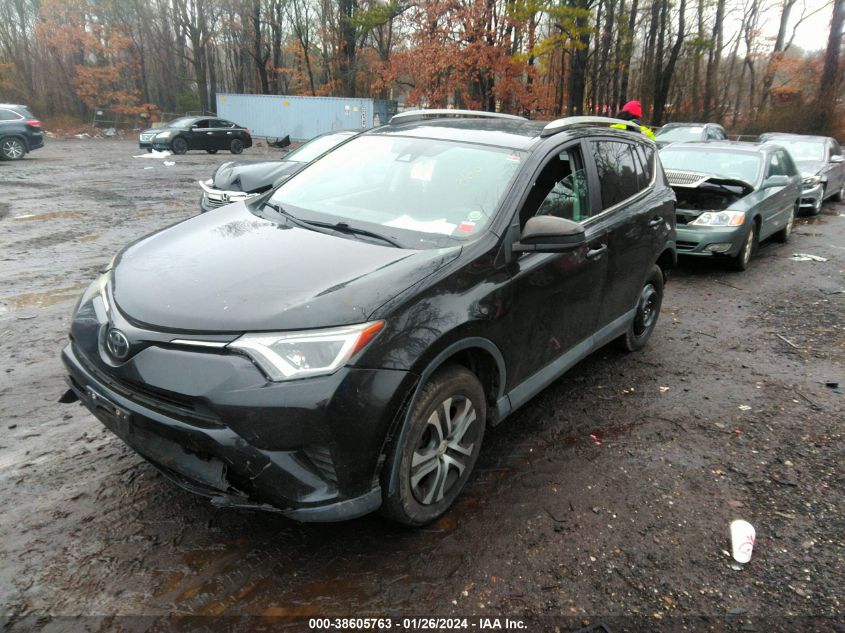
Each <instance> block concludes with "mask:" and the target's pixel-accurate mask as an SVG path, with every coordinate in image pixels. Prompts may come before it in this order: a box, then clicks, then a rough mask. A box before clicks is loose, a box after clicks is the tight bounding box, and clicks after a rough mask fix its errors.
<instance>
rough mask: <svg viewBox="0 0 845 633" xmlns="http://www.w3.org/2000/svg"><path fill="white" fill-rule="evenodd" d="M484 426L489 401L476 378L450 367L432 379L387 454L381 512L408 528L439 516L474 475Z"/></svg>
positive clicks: (459, 367)
mask: <svg viewBox="0 0 845 633" xmlns="http://www.w3.org/2000/svg"><path fill="white" fill-rule="evenodd" d="M486 424H487V402H486V400H485V397H484V389H483V388H482V387H481V383H480V382H479V381H478V378H477V377H476V376H475V374H473V373H472V372H471V371H469V370H468V369H466V368H465V367H461V366H459V365H452V366H450V367H447V368H445V369H442V370H440V371H438V372H437V373H436V374H435V375H434V376H432V377H431V378H430V379H429V381H428V382H427V383H426V384H425V386H424V387H423V388H422V391H421V392H420V394H419V397H418V398H417V400H416V403H415V404H414V407H413V409H412V410H411V413H410V415H409V416H408V418H407V419H406V421H405V426H404V427H403V428H402V430H401V432H400V433H399V435H398V436H397V437H396V439H395V441H394V444H393V446H391V448H390V450H389V452H388V457H387V462H386V463H385V465H384V469H383V471H382V482H381V485H382V495H383V504H382V507H381V512H382V514H384V515H386V516H387V517H389V518H390V519H393V520H394V521H396V522H398V523H401V524H403V525H407V526H411V527H419V526H423V525H426V524H428V523H431V522H432V521H434V520H436V519H438V518H439V517H440V516H442V515H443V514H444V513H445V512H446V511H447V510H448V509H449V508H450V507H451V505H452V503H453V502H454V501H455V499H456V498H457V496H458V495H459V494H460V493H461V490H463V487H464V484H466V481H467V479H469V476H470V474H471V473H472V469H473V467H474V466H475V462H476V461H477V459H478V454H479V452H480V451H481V443H482V441H483V439H484V430H485V426H486ZM393 473H396V474H395V479H396V481H395V482H394V483H395V486H394V491H393V492H392V493H388V491H389V490H390V485H391V483H392V482H391V477H393V476H394V475H393Z"/></svg>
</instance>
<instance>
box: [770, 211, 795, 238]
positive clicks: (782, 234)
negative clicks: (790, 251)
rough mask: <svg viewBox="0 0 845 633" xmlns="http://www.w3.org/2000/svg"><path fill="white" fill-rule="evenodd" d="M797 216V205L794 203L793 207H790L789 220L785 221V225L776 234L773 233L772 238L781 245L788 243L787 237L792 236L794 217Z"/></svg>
mask: <svg viewBox="0 0 845 633" xmlns="http://www.w3.org/2000/svg"><path fill="white" fill-rule="evenodd" d="M797 214H798V203H797V202H796V203H795V206H794V207H792V212H791V213H790V215H789V219H787V221H786V225H785V226H784V227H783V228H782V229H781V230H780V231H778V232H777V233H775V235H774V237H775V239H776V240H777V241H778V242H781V243H782V244H786V243H787V242H788V241H789V236H790V235H792V227H793V226H795V216H796V215H797Z"/></svg>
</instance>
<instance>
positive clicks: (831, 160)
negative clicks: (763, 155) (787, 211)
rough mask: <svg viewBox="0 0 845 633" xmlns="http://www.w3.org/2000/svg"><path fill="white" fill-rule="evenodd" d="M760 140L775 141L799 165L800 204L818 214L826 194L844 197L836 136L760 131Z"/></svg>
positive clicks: (844, 166) (844, 160) (844, 172)
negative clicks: (801, 185)
mask: <svg viewBox="0 0 845 633" xmlns="http://www.w3.org/2000/svg"><path fill="white" fill-rule="evenodd" d="M757 140H758V141H759V142H761V143H763V142H765V143H776V144H778V145H780V146H781V147H783V148H785V149H786V151H787V152H789V155H790V156H792V160H793V161H795V164H796V165H797V166H798V170H799V171H800V173H801V176H802V178H803V181H802V184H803V192H802V194H801V208H802V209H806V210H809V211H810V213H811V214H813V215H818V214H819V213H820V212H821V210H822V204H823V203H824V201H825V200H827V199H828V198H833V199H834V200H836V201H837V202H840V201H842V200H843V199H845V157H843V155H842V148H841V147H840V146H839V143H837V142H836V140H835V139H832V138H830V137H828V136H805V135H801V134H778V133H768V134H761V135H760V137H759V138H758V139H757Z"/></svg>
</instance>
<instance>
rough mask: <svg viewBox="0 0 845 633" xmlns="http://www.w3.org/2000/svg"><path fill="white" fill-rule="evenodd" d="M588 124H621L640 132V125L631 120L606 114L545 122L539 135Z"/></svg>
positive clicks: (547, 134)
mask: <svg viewBox="0 0 845 633" xmlns="http://www.w3.org/2000/svg"><path fill="white" fill-rule="evenodd" d="M588 125H589V126H595V125H598V126H602V127H612V126H614V125H622V126H624V127H625V129H626V130H630V131H632V132H637V133H639V132H640V126H639V125H637V124H636V123H634V122H633V121H623V120H622V119H611V118H610V117H606V116H568V117H564V118H562V119H556V120H554V121H551V122H550V123H547V124H546V127H544V128H543V131H542V132H541V133H540V136H551V135H552V134H557V133H558V132H562V131H563V130H567V129H569V128H573V127H584V126H588Z"/></svg>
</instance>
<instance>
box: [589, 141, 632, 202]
mask: <svg viewBox="0 0 845 633" xmlns="http://www.w3.org/2000/svg"><path fill="white" fill-rule="evenodd" d="M590 145H591V146H592V148H593V156H595V159H596V169H597V170H598V175H599V184H600V185H601V203H602V208H603V209H608V208H610V207H612V206H613V205H615V204H618V203H620V202H622V201H623V200H627V199H628V198H630V197H631V196H634V195H636V194H637V193H638V192H639V191H640V189H641V187H640V181H641V179H642V178H643V174H642V167H641V166H640V161H639V160H638V159H635V157H634V147H633V145H630V144H628V143H621V142H618V141H591V142H590Z"/></svg>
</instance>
